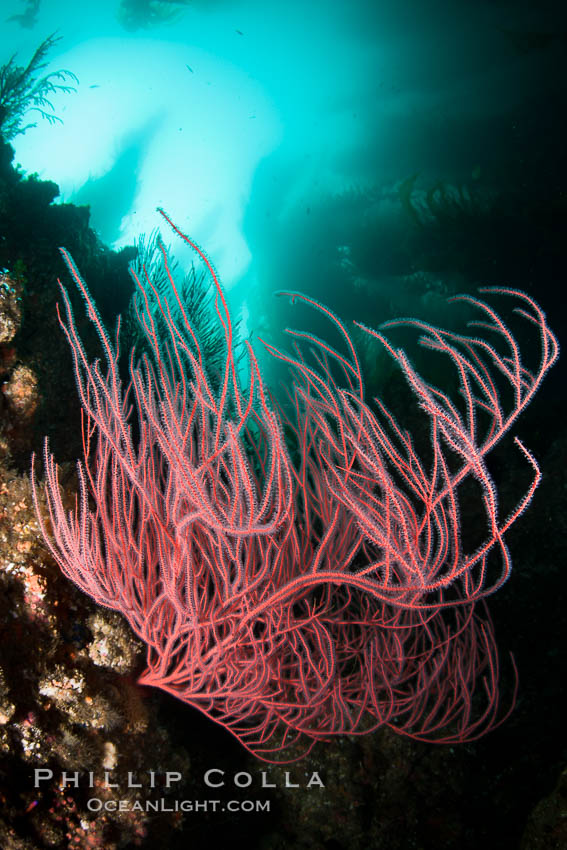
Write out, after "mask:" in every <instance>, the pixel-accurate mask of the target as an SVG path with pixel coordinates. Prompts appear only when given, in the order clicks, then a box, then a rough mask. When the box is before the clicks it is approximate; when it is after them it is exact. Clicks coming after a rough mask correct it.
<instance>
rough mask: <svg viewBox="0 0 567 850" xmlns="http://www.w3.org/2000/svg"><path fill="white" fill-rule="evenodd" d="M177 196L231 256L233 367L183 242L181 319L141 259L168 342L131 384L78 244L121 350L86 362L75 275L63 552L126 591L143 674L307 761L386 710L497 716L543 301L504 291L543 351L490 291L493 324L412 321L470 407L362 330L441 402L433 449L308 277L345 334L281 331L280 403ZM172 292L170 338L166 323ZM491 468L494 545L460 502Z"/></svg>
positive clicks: (487, 317)
mask: <svg viewBox="0 0 567 850" xmlns="http://www.w3.org/2000/svg"><path fill="white" fill-rule="evenodd" d="M162 215H163V216H164V218H165V219H166V220H167V221H168V222H169V224H170V225H171V226H172V227H173V229H174V231H175V232H176V233H177V234H178V235H179V236H180V237H181V238H182V239H184V240H185V242H187V243H188V244H189V245H191V246H192V247H193V248H194V249H195V251H196V252H197V253H198V254H199V255H200V257H201V258H202V259H203V261H204V262H205V263H206V265H207V267H208V270H209V272H210V274H211V275H212V279H213V282H214V285H215V287H216V292H217V296H216V310H217V313H218V317H219V321H220V322H221V324H222V327H223V329H224V335H225V339H226V349H225V359H224V368H223V370H222V374H221V375H220V377H219V376H218V375H217V376H214V380H212V377H211V376H210V375H209V373H208V366H207V363H204V362H203V359H202V356H201V349H200V346H199V341H198V339H197V338H196V335H195V333H194V330H193V328H192V326H191V321H190V317H188V316H187V315H186V313H185V312H184V309H183V304H182V303H181V301H180V299H179V295H178V292H177V289H176V286H175V282H174V280H173V278H172V276H171V275H170V274H169V269H168V264H167V257H166V255H165V251H164V263H165V267H166V270H167V271H168V274H169V279H170V284H171V291H172V293H173V298H174V299H176V300H177V308H178V310H179V315H180V316H181V317H182V321H177V320H174V318H173V313H172V311H171V309H170V306H169V305H168V303H166V302H165V301H164V300H163V299H162V298H160V295H159V293H158V292H157V291H156V289H155V287H154V286H153V284H152V281H151V280H150V279H149V277H148V276H147V275H146V278H145V279H138V278H136V283H137V286H138V289H139V293H140V296H141V298H140V302H139V303H140V304H142V305H143V304H145V305H146V306H145V309H144V308H140V315H139V319H140V322H141V324H142V326H143V328H144V332H145V335H146V338H147V342H148V346H149V349H150V351H151V356H148V355H147V354H146V355H144V356H143V357H142V358H141V360H139V361H138V362H137V361H136V360H135V355H134V353H133V352H132V354H131V357H130V383H129V385H128V386H127V387H125V386H123V384H122V382H121V380H120V377H119V373H118V342H117V343H116V346H114V345H113V344H112V342H111V340H110V339H109V337H108V335H107V333H106V331H105V329H104V327H103V325H102V323H101V320H100V318H99V317H98V314H97V312H96V308H95V305H94V303H93V301H92V299H91V298H90V296H89V293H88V290H87V288H86V286H85V284H84V282H83V281H82V279H81V277H80V275H79V273H78V271H77V269H76V267H75V266H74V264H73V261H72V259H71V257H70V256H69V255H68V254H67V252H66V251H64V250H62V253H63V257H64V259H65V261H66V263H67V265H68V267H69V269H70V272H71V274H72V276H73V278H74V279H75V282H76V284H77V286H78V287H79V289H80V291H81V293H82V295H83V297H84V299H85V301H86V304H87V309H88V314H89V316H90V318H91V320H92V322H93V323H94V325H95V327H96V328H97V330H98V333H99V335H100V338H101V341H102V345H103V349H104V354H105V359H106V368H105V369H103V367H102V365H101V363H100V362H99V361H95V362H94V363H90V362H89V361H88V359H87V356H86V353H85V350H84V348H83V345H82V343H81V340H80V338H79V337H78V334H77V331H76V327H75V322H74V318H73V313H72V310H71V305H70V302H69V299H68V296H67V294H66V292H65V290H64V289H63V288H62V293H63V299H64V305H65V316H64V317H60V321H61V325H62V328H63V330H64V332H65V334H66V335H67V339H68V341H69V344H70V346H71V350H72V354H73V358H74V365H75V372H76V377H77V386H78V391H79V395H80V399H81V403H82V406H83V410H84V423H83V442H84V462H83V463H79V465H78V474H79V483H80V491H79V496H78V498H77V504H76V508H75V510H74V511H72V512H70V513H66V511H65V509H64V506H63V501H62V495H61V490H60V486H59V482H58V469H57V465H56V464H55V461H54V459H53V457H52V455H51V454H50V453H49V450H48V447H47V446H46V451H45V475H46V483H45V493H46V498H47V505H48V511H49V527H48V524H47V522H46V520H45V518H43V517H42V514H41V512H40V510H39V503H38V499H37V484H36V483H35V482H34V492H35V493H36V507H37V511H38V516H39V519H40V522H41V527H42V531H43V535H44V537H45V539H46V541H47V544H48V546H49V548H50V550H51V552H52V553H53V555H54V557H55V558H56V560H57V561H58V563H59V565H60V567H61V569H62V571H63V572H64V574H65V575H66V576H68V577H69V578H70V579H71V580H72V581H73V582H74V583H75V584H76V585H77V586H78V587H79V588H81V589H82V590H83V591H84V592H85V593H88V594H89V595H90V596H91V597H92V598H93V599H94V600H95V601H96V602H98V603H99V604H101V605H105V606H107V607H109V608H113V609H115V610H118V611H120V612H121V613H122V614H123V615H124V616H125V617H126V619H127V620H128V622H129V623H130V626H131V627H132V629H133V630H134V632H135V633H136V634H137V635H138V636H139V637H140V638H141V639H142V640H143V641H144V642H145V643H146V644H147V647H148V650H147V670H146V672H145V673H144V674H143V675H142V677H141V680H140V681H141V682H142V683H144V684H147V685H154V686H156V687H159V688H161V689H163V690H165V691H168V692H169V693H171V694H174V695H175V696H176V697H178V698H179V699H182V700H183V701H185V702H187V703H189V704H190V705H192V706H194V707H195V708H198V709H199V710H200V711H202V712H203V713H204V714H206V715H207V716H209V717H210V718H211V719H213V720H214V721H216V722H217V723H219V724H221V725H222V726H224V727H225V728H226V729H228V730H229V731H230V732H232V733H233V734H234V735H235V736H236V737H237V738H238V739H239V740H240V741H241V743H242V744H243V745H244V746H245V747H247V749H249V750H250V751H251V752H252V753H254V754H255V755H256V756H257V757H259V758H261V759H264V760H267V761H273V760H285V759H293V758H298V757H300V756H301V755H303V754H304V753H305V752H307V751H308V750H309V749H310V748H311V747H312V746H313V744H314V742H315V741H317V740H320V739H328V738H329V736H332V735H337V734H362V733H366V732H368V731H370V730H372V729H375V728H377V727H379V726H381V725H388V726H390V727H391V728H393V729H394V730H395V731H397V732H399V733H401V734H404V735H408V736H412V737H414V738H419V739H422V740H432V741H443V742H459V741H466V740H472V739H474V738H476V737H478V736H480V735H482V734H484V733H485V732H486V731H488V730H489V729H490V728H492V727H494V726H495V725H496V724H498V723H499V722H501V721H502V719H503V717H502V712H501V711H499V704H498V676H499V670H498V653H497V649H496V645H495V640H494V634H493V629H492V625H491V622H490V619H489V617H488V615H487V613H486V610H485V606H484V603H483V601H482V600H483V599H484V597H485V596H486V595H487V594H489V593H492V592H493V591H494V590H496V589H497V588H498V587H500V586H501V585H502V583H503V582H504V581H505V580H506V578H507V577H508V575H509V573H510V568H511V563H510V556H509V553H508V550H507V548H506V544H505V542H504V535H505V533H506V531H507V530H508V529H509V527H510V526H511V525H512V523H514V522H515V521H516V519H517V518H518V517H519V516H520V514H521V513H522V511H523V510H525V508H526V507H527V506H528V504H529V502H530V501H531V499H532V496H533V494H534V491H535V489H536V487H537V485H538V482H539V480H540V472H539V469H538V466H537V463H536V461H535V459H534V458H533V456H532V455H531V454H530V452H529V451H528V450H527V449H526V448H525V447H524V446H523V444H522V443H521V442H520V441H519V440H518V439H516V445H517V448H518V450H519V451H520V452H521V454H522V455H523V456H524V458H525V459H526V461H527V463H528V464H529V465H530V466H531V468H532V470H533V477H532V482H531V485H530V486H529V487H528V489H527V492H526V493H525V494H524V495H523V497H522V498H521V499H520V501H519V502H518V504H517V506H516V507H515V509H514V510H513V511H512V512H511V513H510V514H509V515H508V516H507V517H505V518H502V517H500V515H499V512H498V504H497V495H496V488H495V485H494V482H493V480H492V478H491V476H490V473H489V471H488V469H487V466H486V462H485V458H486V455H487V454H488V452H490V450H491V449H492V448H493V447H494V446H495V445H496V443H497V442H498V441H499V440H500V439H501V437H502V436H503V435H504V434H505V433H506V432H507V431H508V430H509V428H510V427H511V425H512V424H513V423H514V422H515V420H516V418H517V417H518V416H519V414H520V413H521V412H522V410H523V409H524V408H525V407H526V405H527V404H528V403H529V402H530V401H531V399H532V398H533V396H534V394H535V393H536V391H537V389H538V388H539V386H540V384H541V382H542V380H543V377H544V375H545V373H546V372H547V371H548V369H549V368H550V367H551V366H552V365H553V363H554V362H555V360H556V359H557V355H558V347H557V342H556V340H555V338H554V336H553V334H552V333H551V331H550V329H549V327H548V326H547V323H546V319H545V316H544V314H543V312H542V311H541V309H540V308H539V307H538V305H537V304H536V303H535V302H534V301H533V300H532V299H531V298H530V297H528V296H527V295H525V294H523V293H520V292H515V291H513V290H504V289H498V290H495V289H493V290H485V291H486V292H489V293H491V294H498V295H502V296H504V297H506V298H508V299H509V298H513V299H514V300H515V302H516V304H517V305H519V306H517V307H516V313H518V314H519V315H520V317H522V318H523V319H524V320H526V321H527V323H528V324H530V325H531V326H532V327H533V329H534V330H535V331H536V332H537V334H538V335H539V340H540V359H539V363H538V365H537V366H536V367H535V368H534V369H533V370H531V371H530V370H528V369H527V368H526V367H525V366H524V365H523V362H522V359H521V353H520V348H519V344H518V342H517V341H516V339H515V337H514V336H513V335H512V333H511V331H510V330H509V328H508V326H507V325H506V324H505V323H504V321H503V320H502V319H501V318H500V316H499V315H498V314H497V313H496V312H495V310H494V309H493V308H492V307H491V306H489V305H488V304H485V303H483V302H482V301H479V300H477V299H473V298H470V297H468V296H467V297H464V298H462V299H461V300H466V301H468V302H469V303H470V304H471V305H472V306H473V307H475V308H477V310H478V311H479V314H480V319H481V320H480V321H477V322H473V323H472V324H473V325H475V326H476V327H477V328H479V329H481V330H482V332H483V336H484V337H488V336H489V335H490V336H491V338H492V339H491V341H490V342H489V341H486V340H485V339H484V338H475V337H470V336H461V335H458V334H455V333H451V332H448V331H445V330H441V329H437V328H433V327H430V326H429V325H425V324H422V323H418V322H413V323H412V322H409V321H408V320H403V323H404V324H413V325H414V326H415V327H417V328H418V329H419V330H421V331H422V332H423V334H424V335H423V337H422V339H421V342H422V344H423V345H425V346H426V347H428V348H430V349H433V350H435V351H437V352H441V353H443V354H444V355H445V356H446V357H447V358H448V361H449V362H450V363H451V364H452V365H453V367H454V369H455V370H456V376H457V378H458V381H459V384H460V393H461V396H462V404H461V407H460V408H458V407H457V406H456V405H455V404H454V403H453V402H452V401H451V400H450V399H449V397H448V396H447V395H445V394H443V393H442V392H441V391H439V390H438V389H436V388H435V387H434V386H432V385H431V384H429V383H427V382H426V381H425V380H424V379H423V378H422V377H421V376H420V375H419V374H418V373H417V372H416V370H415V369H414V367H413V366H412V365H411V363H410V362H409V360H408V359H407V357H406V355H405V354H404V352H403V351H401V350H397V349H394V348H393V347H392V345H391V344H390V343H389V342H388V340H387V339H386V338H385V337H384V336H382V335H381V334H379V333H377V332H375V331H372V330H369V329H367V328H364V330H365V331H366V332H367V333H369V334H371V335H372V336H374V337H376V339H377V340H378V341H379V342H380V343H381V344H382V345H383V346H385V347H386V349H387V350H388V351H389V352H390V354H391V355H392V356H393V357H394V358H395V360H396V361H397V363H398V364H399V367H400V368H401V370H402V371H403V373H404V375H405V377H406V379H407V382H408V384H409V387H410V390H411V392H412V394H413V395H414V396H415V397H416V398H417V401H418V403H419V406H420V408H421V410H422V412H423V415H425V416H426V417H427V418H428V420H429V424H430V449H429V452H428V457H427V461H426V460H424V459H423V453H421V456H420V455H419V454H418V450H417V448H416V446H415V443H414V441H413V440H412V438H411V436H410V434H409V432H408V431H406V430H402V427H401V426H400V425H399V424H398V422H397V421H396V419H395V418H394V416H393V415H392V414H391V413H390V412H389V411H388V410H387V409H386V408H385V406H384V405H383V404H382V403H381V402H380V401H378V400H375V404H374V405H373V406H370V405H369V404H368V403H367V402H366V401H365V398H364V393H363V382H362V375H361V369H360V364H359V360H358V358H357V355H356V351H355V349H354V346H353V343H352V341H351V339H350V337H349V334H348V333H347V331H346V329H345V328H344V326H343V325H342V324H341V322H340V321H339V320H338V319H337V318H336V317H335V316H334V315H333V314H332V313H331V312H330V311H329V310H327V309H326V308H324V307H322V306H321V305H319V304H316V303H314V302H313V301H311V300H310V299H308V298H306V297H305V296H302V295H298V294H294V293H287V294H288V295H291V297H292V299H293V300H299V299H301V300H302V301H303V302H305V303H307V304H309V305H311V306H312V307H313V308H315V309H317V310H319V311H320V312H321V313H323V314H325V315H326V316H327V317H328V318H329V320H330V321H331V322H332V323H333V324H334V325H335V326H336V328H337V329H338V330H339V331H340V332H341V334H342V336H343V338H344V343H345V346H344V352H343V353H341V352H340V351H338V350H337V349H334V348H332V347H331V346H329V345H327V344H326V343H325V342H323V341H321V340H320V339H318V338H316V337H314V336H312V335H309V334H305V333H303V334H302V333H299V332H297V331H290V332H289V333H291V334H292V336H293V338H294V347H295V355H294V356H293V357H292V356H290V355H289V354H285V353H283V352H281V351H279V350H276V349H275V348H273V347H271V346H270V345H268V344H266V343H264V344H265V345H266V347H267V349H268V350H269V351H270V352H271V354H272V355H273V356H274V357H277V358H279V359H281V360H283V361H285V362H286V363H287V364H288V365H289V367H290V370H291V375H292V380H291V382H290V385H289V401H290V404H289V405H287V406H284V405H282V406H280V405H278V404H276V403H275V402H273V401H272V400H271V398H270V397H269V394H268V393H267V392H266V389H265V387H264V384H263V381H262V376H261V373H260V368H259V365H258V362H257V360H256V357H255V355H254V352H253V350H252V348H251V346H250V345H249V344H248V345H247V350H248V358H249V365H250V370H249V375H250V377H249V380H248V386H247V388H246V389H243V387H242V384H241V381H240V380H239V376H238V373H237V369H236V366H235V360H234V356H233V339H232V325H231V319H230V315H229V312H228V309H227V306H226V302H225V299H224V295H223V292H222V289H221V287H220V284H219V282H218V279H217V276H216V273H215V271H214V269H213V267H212V265H211V264H210V262H209V260H208V259H207V257H206V256H205V254H204V253H203V252H202V251H201V249H200V248H199V247H198V246H197V245H195V244H194V243H193V242H192V241H191V240H190V239H189V238H188V237H187V236H185V235H184V234H183V233H181V232H180V231H179V230H178V228H177V227H175V225H173V223H172V222H171V221H170V220H169V218H168V217H167V216H166V215H165V213H163V212H162ZM150 292H151V295H152V298H153V299H155V300H156V301H157V303H158V306H159V309H160V311H161V314H162V315H163V320H164V322H165V326H166V328H167V334H168V338H167V339H163V338H161V339H158V337H157V334H156V330H155V324H154V320H153V318H152V311H151V310H150V309H149V300H148V293H150ZM361 327H362V326H361ZM502 350H505V351H504V353H501V351H502ZM505 397H506V398H508V402H507V403H505V402H504V401H503V399H504V398H505ZM290 411H291V412H290ZM284 426H285V429H286V431H287V435H288V436H289V441H290V442H292V443H293V445H292V446H290V445H286V441H285V440H284ZM471 480H472V481H474V482H476V483H477V486H478V488H479V490H480V499H479V501H480V502H481V504H482V509H483V511H484V513H485V516H486V536H485V539H484V540H483V541H482V542H481V543H480V544H479V545H477V546H476V547H475V548H474V551H468V549H467V548H466V546H465V543H464V542H463V540H464V536H463V534H462V528H461V523H462V521H463V518H462V514H461V511H460V509H459V506H460V502H461V499H462V496H461V493H462V489H463V487H464V486H465V482H467V481H471ZM496 555H498V556H499V558H496ZM495 559H496V560H498V562H499V566H498V568H497V570H496V573H495V574H494V575H493V560H495Z"/></svg>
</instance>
